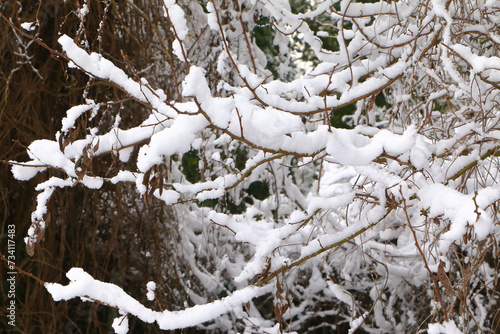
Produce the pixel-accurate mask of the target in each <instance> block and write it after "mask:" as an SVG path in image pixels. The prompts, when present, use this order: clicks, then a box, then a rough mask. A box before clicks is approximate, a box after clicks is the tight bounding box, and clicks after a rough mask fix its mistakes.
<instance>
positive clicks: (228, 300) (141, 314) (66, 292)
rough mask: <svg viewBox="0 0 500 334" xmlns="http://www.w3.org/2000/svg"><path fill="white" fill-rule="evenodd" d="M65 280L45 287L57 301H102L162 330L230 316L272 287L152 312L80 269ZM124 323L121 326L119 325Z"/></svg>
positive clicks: (117, 328) (121, 329) (125, 325)
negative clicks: (183, 307)
mask: <svg viewBox="0 0 500 334" xmlns="http://www.w3.org/2000/svg"><path fill="white" fill-rule="evenodd" d="M66 277H68V279H69V280H70V282H69V284H68V285H65V286H63V285H61V284H58V283H45V284H44V286H45V288H46V289H47V291H48V292H49V293H50V294H51V296H52V298H53V299H54V300H55V301H61V300H70V299H73V298H80V299H82V300H83V301H99V302H101V303H105V304H107V305H109V306H111V307H116V308H118V309H119V310H120V313H122V314H125V316H126V315H128V314H131V315H134V316H136V317H137V318H139V319H141V320H142V321H144V322H146V323H153V322H157V323H158V325H159V327H160V329H162V330H174V329H178V328H186V327H192V326H195V325H198V324H201V323H203V322H206V321H209V320H212V319H215V318H216V317H218V316H220V315H222V314H224V313H226V312H229V311H231V310H233V309H235V308H241V307H242V305H243V304H244V303H246V302H248V301H250V300H251V299H253V298H256V297H259V296H261V295H263V294H265V293H268V292H269V290H270V289H269V287H262V288H259V287H254V286H249V287H246V288H243V289H241V290H238V291H235V292H234V293H233V294H231V295H229V296H228V297H225V298H222V299H221V300H217V301H214V302H212V303H208V304H205V305H195V306H193V307H191V308H187V309H185V310H182V311H175V312H171V311H167V310H165V311H163V312H158V311H153V310H151V309H148V308H146V307H145V306H143V305H142V304H140V303H139V302H138V301H137V300H136V299H134V298H132V297H131V296H130V295H128V294H127V293H126V292H125V291H123V289H121V288H120V287H118V286H116V285H114V284H111V283H105V282H101V281H99V280H96V279H94V278H93V277H92V276H90V275H89V274H88V273H87V272H85V271H84V270H83V269H81V268H71V269H70V270H69V271H68V272H67V273H66ZM122 320H123V317H119V318H117V319H115V320H114V321H113V325H114V326H113V328H114V329H115V331H117V333H126V331H125V329H127V330H128V322H127V321H126V320H124V321H123V322H122ZM120 322H121V325H119V324H120Z"/></svg>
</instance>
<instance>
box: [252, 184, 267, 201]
mask: <svg viewBox="0 0 500 334" xmlns="http://www.w3.org/2000/svg"><path fill="white" fill-rule="evenodd" d="M247 193H248V194H249V195H251V196H253V197H254V198H255V199H258V200H260V201H262V200H265V199H266V198H268V197H269V183H267V181H254V182H252V183H250V185H249V186H248V189H247Z"/></svg>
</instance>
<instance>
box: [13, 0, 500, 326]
mask: <svg viewBox="0 0 500 334" xmlns="http://www.w3.org/2000/svg"><path fill="white" fill-rule="evenodd" d="M85 3H86V1H85ZM152 3H154V4H155V5H156V6H157V9H156V10H157V11H160V12H162V14H163V20H164V21H165V22H166V23H167V25H168V29H166V30H157V31H156V35H155V38H156V39H157V41H156V43H158V44H161V43H164V44H165V53H163V54H158V55H156V56H155V57H151V59H149V60H150V61H151V62H156V63H151V64H150V65H151V66H155V68H156V73H157V74H158V75H162V71H163V74H164V75H168V76H170V77H171V78H172V79H171V81H170V85H171V86H170V87H161V86H157V85H155V82H156V83H159V82H161V81H159V80H158V79H155V78H152V77H148V76H145V75H143V74H142V72H141V71H139V70H136V69H135V68H134V64H131V63H127V62H122V64H121V65H119V64H116V63H114V62H113V61H110V60H109V56H107V55H106V53H105V52H104V51H101V50H105V49H106V45H102V46H101V45H100V44H99V46H96V45H93V46H91V45H89V44H88V43H87V42H86V39H85V34H83V33H81V32H79V33H78V34H77V35H75V36H68V35H61V36H59V37H58V43H59V45H60V50H58V54H59V56H60V57H61V58H64V63H65V64H66V66H67V67H68V73H72V72H76V71H81V72H83V73H85V74H86V75H88V77H89V82H90V81H103V82H105V83H106V84H109V85H111V86H112V87H114V88H115V89H116V90H118V91H119V93H117V96H119V100H116V101H114V100H112V99H110V98H107V97H106V98H105V99H103V96H100V95H99V96H92V91H91V90H86V91H85V93H84V103H83V104H80V105H75V106H72V107H71V108H69V109H68V110H67V113H66V116H65V117H64V118H63V119H62V120H58V122H60V123H61V129H60V131H59V132H58V133H57V135H56V138H49V139H47V138H46V139H40V140H37V141H34V142H32V143H31V144H30V145H29V146H28V148H27V153H28V154H29V157H30V159H31V160H29V161H27V162H13V164H12V172H13V174H14V176H15V178H16V179H18V180H28V179H31V178H33V177H34V176H35V175H36V174H38V173H42V174H43V175H48V174H46V173H47V170H49V171H50V170H54V171H57V173H53V174H51V175H52V176H51V177H46V178H45V180H44V181H43V182H41V183H39V184H38V186H37V187H36V190H37V191H38V192H39V194H38V197H37V206H36V209H35V211H34V212H33V213H32V224H31V228H30V229H29V230H28V232H27V236H26V238H25V242H26V247H27V251H28V253H30V254H33V253H34V252H36V248H37V245H38V244H39V243H40V242H41V239H42V237H43V235H44V234H48V233H51V232H50V226H49V227H47V226H46V222H45V219H46V216H47V214H48V210H47V204H48V203H49V201H50V199H51V196H52V195H53V194H54V193H55V192H58V191H60V189H61V188H72V187H87V188H91V189H100V188H101V187H104V186H111V187H115V186H118V185H119V184H131V185H133V186H134V187H135V189H136V192H137V194H139V195H140V197H141V198H142V200H143V201H144V202H145V203H146V202H148V201H161V202H162V203H163V204H164V207H165V210H168V212H169V213H170V217H171V218H172V220H175V224H174V223H170V222H167V221H158V222H156V223H157V224H166V225H168V224H171V225H169V226H171V228H172V229H176V231H175V238H176V242H175V243H174V244H169V247H174V248H175V251H176V254H177V255H178V261H183V262H182V263H180V262H177V263H176V265H175V266H176V267H175V268H172V270H177V271H179V272H184V273H185V275H186V278H187V279H186V282H185V283H184V284H185V286H184V288H185V291H187V292H188V295H189V297H190V303H191V305H194V306H191V307H189V305H187V304H186V308H185V309H183V310H175V311H168V310H167V309H162V307H161V306H160V305H159V304H157V307H152V308H150V307H146V306H145V305H143V304H141V302H140V301H139V300H137V299H136V298H133V297H132V296H131V295H129V294H127V292H126V291H124V290H123V289H122V288H120V287H118V286H116V285H114V284H110V283H105V282H101V281H99V280H97V279H95V278H93V277H92V276H91V275H89V274H88V273H87V272H86V271H85V268H83V269H81V268H73V269H71V270H70V271H68V272H67V277H68V279H69V280H70V282H69V283H68V284H67V285H61V284H60V283H57V282H55V283H45V287H46V289H47V290H48V291H49V293H50V294H51V295H52V297H53V299H54V300H55V301H61V300H70V299H73V298H80V299H82V300H83V301H88V302H95V303H100V304H102V305H108V306H109V307H113V308H116V309H117V310H118V311H119V314H120V316H119V317H118V318H116V319H115V321H114V322H113V323H112V324H111V323H110V326H112V327H113V328H114V330H115V332H116V333H125V332H127V331H128V326H129V325H128V318H130V317H137V318H138V319H140V320H141V321H143V322H146V323H156V324H157V326H158V327H159V328H160V329H163V330H173V329H179V328H187V327H192V326H198V328H199V329H205V330H207V331H223V332H230V331H232V332H245V333H253V332H269V333H275V332H279V331H280V330H282V331H290V332H294V331H297V332H304V331H310V332H313V331H315V330H319V329H321V328H327V330H330V331H332V332H333V331H337V332H349V333H353V332H354V331H355V330H357V329H362V330H363V331H365V332H395V333H401V332H417V331H419V330H429V332H434V333H444V332H449V333H454V332H459V331H463V332H470V331H474V332H475V331H478V332H479V331H484V332H488V331H489V332H493V331H494V316H495V312H497V310H498V265H499V261H498V246H499V243H498V241H497V238H498V237H499V234H500V225H499V223H498V216H497V215H498V210H497V206H498V201H499V200H500V186H499V185H498V182H497V179H498V177H499V165H498V163H499V161H498V156H499V155H500V126H499V122H500V113H497V111H499V109H498V108H499V102H500V95H499V94H500V87H499V84H500V58H498V57H497V56H496V55H497V54H498V52H499V46H500V31H499V28H498V27H499V26H498V24H499V23H500V2H498V1H492V0H488V1H483V0H480V1H475V2H466V1H459V0H449V1H441V0H432V1H409V0H400V1H380V2H372V1H349V0H342V1H335V0H326V1H310V2H308V1H303V2H298V1H295V2H292V3H291V4H289V3H288V2H287V1H284V0H280V1H270V0H240V1H232V2H231V1H225V0H220V1H219V0H214V1H208V2H207V1H194V0H192V1H177V2H176V1H174V0H170V1H168V0H165V1H164V2H163V3H156V2H152ZM151 5H152V4H151ZM86 6H87V5H86V4H84V5H83V6H82V7H81V8H80V10H79V12H78V15H80V19H81V21H82V24H83V22H85V20H86V15H88V13H87V12H88V11H86V10H85V9H86ZM145 19H146V18H145ZM23 28H24V26H23ZM25 29H26V28H25ZM200 45H201V47H200ZM101 47H102V49H101ZM123 59H125V60H126V59H127V57H126V55H125V54H124V55H123ZM131 103H139V104H140V105H142V107H143V108H144V109H142V110H146V111H145V112H146V113H147V114H144V115H142V116H143V120H142V122H141V124H139V125H136V126H129V127H123V126H122V125H121V114H120V113H121V112H122V110H124V109H127V108H128V107H129V106H130V104H131ZM113 105H118V106H119V107H120V108H112V107H110V106H113ZM94 119H95V120H100V121H98V122H94V123H92V120H94ZM105 120H107V121H105ZM90 124H92V125H90ZM82 131H83V134H82ZM109 157H113V163H112V164H111V165H110V166H109V169H108V170H106V171H99V170H97V171H96V170H95V169H94V168H93V165H94V164H95V163H96V162H97V161H99V160H100V159H109ZM44 173H45V174H44ZM130 200H131V201H132V200H133V198H131V199H130ZM75 223H77V222H75ZM165 238H166V236H165ZM166 270H169V269H168V268H166ZM146 284H148V285H147V291H148V292H147V293H148V297H147V299H149V300H153V301H154V300H155V294H156V295H158V294H161V293H162V289H163V288H162V286H160V285H155V284H154V283H152V284H150V283H148V282H144V286H146ZM495 289H496V290H495ZM141 300H144V298H143V299H141ZM269 305H271V307H269ZM497 317H498V315H497ZM497 326H498V320H497Z"/></svg>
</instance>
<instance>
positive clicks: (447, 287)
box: [437, 261, 455, 297]
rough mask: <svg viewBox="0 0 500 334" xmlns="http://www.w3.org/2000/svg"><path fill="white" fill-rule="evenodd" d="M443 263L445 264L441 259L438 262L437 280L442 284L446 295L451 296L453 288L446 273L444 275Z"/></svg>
mask: <svg viewBox="0 0 500 334" xmlns="http://www.w3.org/2000/svg"><path fill="white" fill-rule="evenodd" d="M444 265H445V264H444V262H443V261H441V262H439V266H438V273H437V276H438V279H439V281H440V282H441V284H442V285H443V287H444V289H445V290H446V293H447V294H448V296H450V297H452V296H453V293H454V292H455V290H453V287H452V286H451V281H450V279H449V277H448V275H446V272H445V270H444Z"/></svg>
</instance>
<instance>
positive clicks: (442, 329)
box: [427, 321, 462, 334]
mask: <svg viewBox="0 0 500 334" xmlns="http://www.w3.org/2000/svg"><path fill="white" fill-rule="evenodd" d="M427 333H429V334H462V331H461V330H459V329H458V328H457V325H455V323H454V322H453V321H445V322H443V324H429V329H428V330H427Z"/></svg>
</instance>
